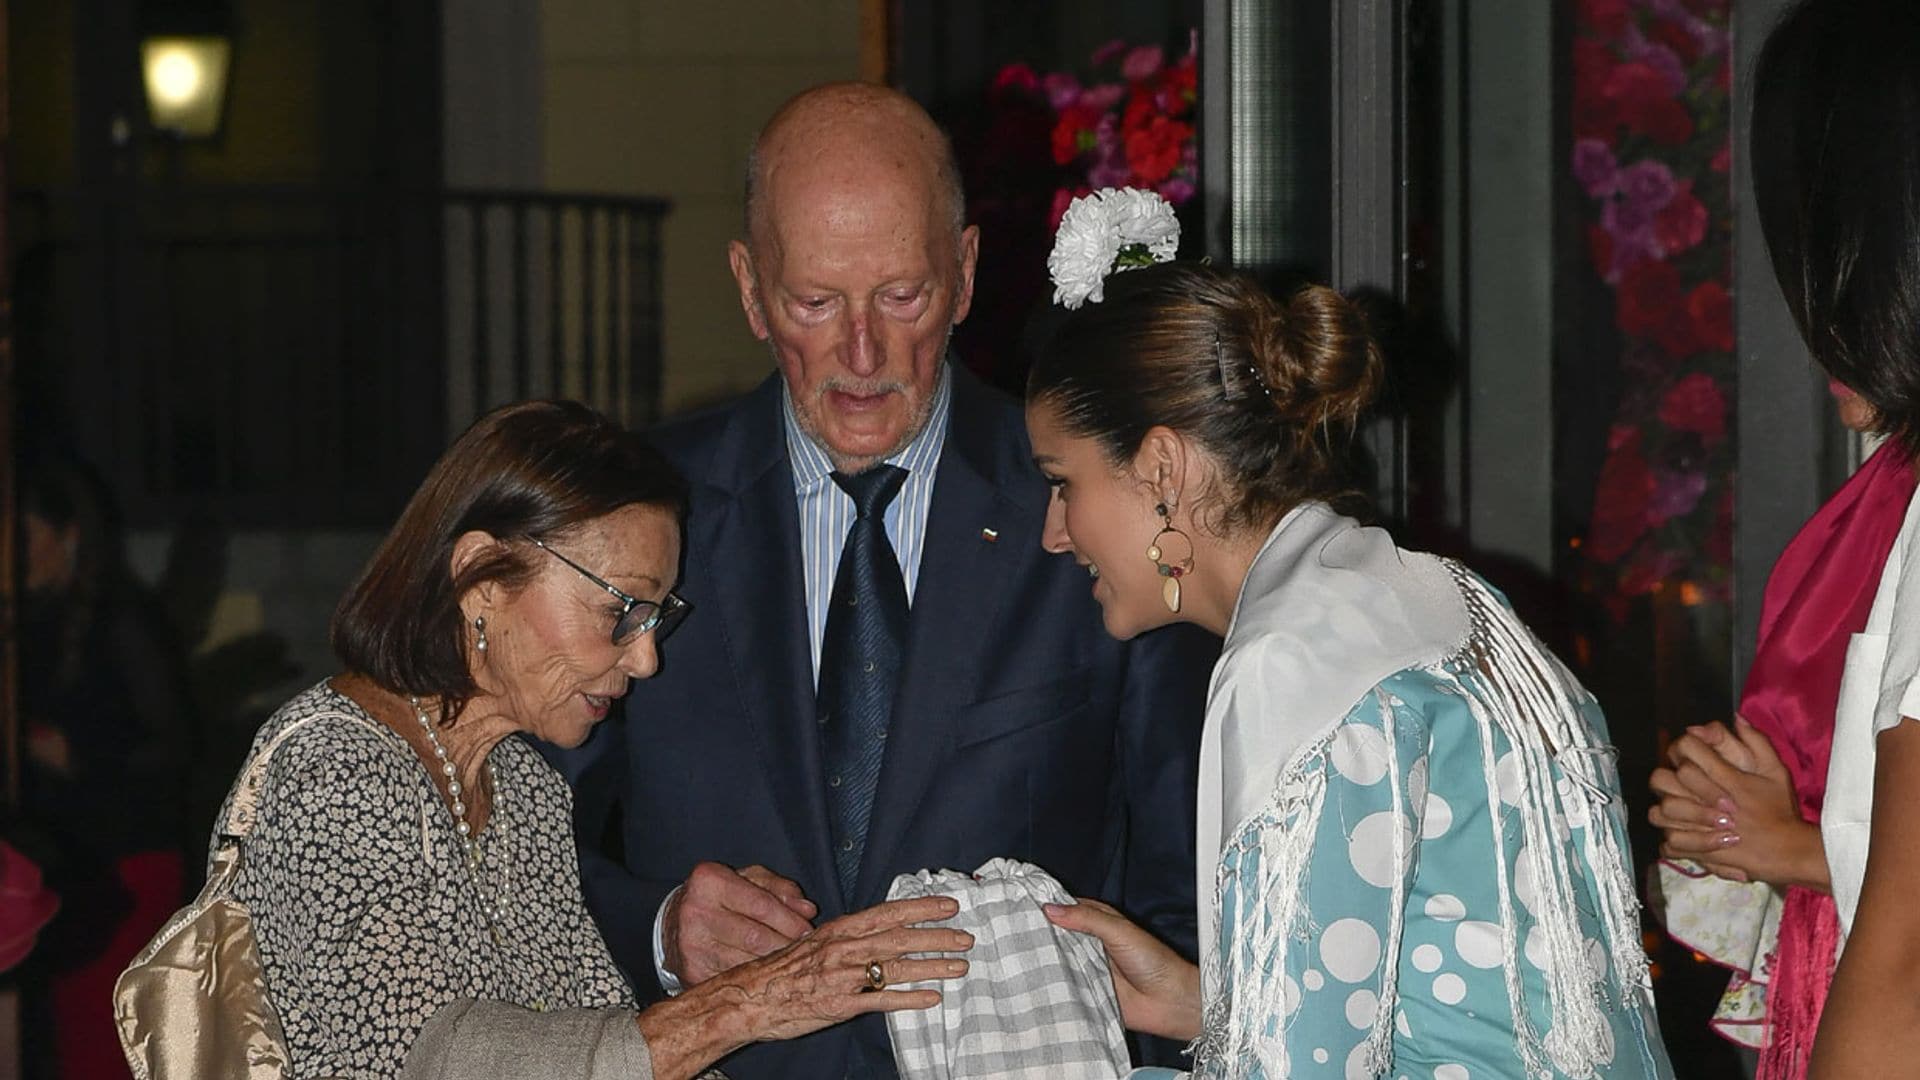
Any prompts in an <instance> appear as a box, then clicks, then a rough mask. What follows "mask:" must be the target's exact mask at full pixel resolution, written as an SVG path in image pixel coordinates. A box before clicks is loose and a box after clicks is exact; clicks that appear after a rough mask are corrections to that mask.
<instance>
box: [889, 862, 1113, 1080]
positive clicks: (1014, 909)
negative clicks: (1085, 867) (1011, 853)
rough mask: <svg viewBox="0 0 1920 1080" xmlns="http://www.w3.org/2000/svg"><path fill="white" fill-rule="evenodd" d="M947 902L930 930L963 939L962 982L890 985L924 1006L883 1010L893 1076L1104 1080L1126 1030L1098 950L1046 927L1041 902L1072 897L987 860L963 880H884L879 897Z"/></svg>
mask: <svg viewBox="0 0 1920 1080" xmlns="http://www.w3.org/2000/svg"><path fill="white" fill-rule="evenodd" d="M916 896H950V897H952V898H953V899H954V900H956V901H958V902H959V904H960V911H959V913H958V914H956V915H955V916H954V917H953V918H951V919H948V920H946V921H945V922H944V923H942V924H941V925H943V926H951V927H954V928H956V929H960V930H965V931H967V932H968V933H970V934H972V935H973V939H974V946H973V949H972V950H971V951H970V952H968V953H967V961H968V970H967V974H966V975H964V976H963V977H961V978H959V979H952V980H944V981H941V982H938V983H933V982H928V983H918V984H912V985H911V986H906V987H901V989H935V990H938V991H940V995H941V1000H940V1003H939V1004H937V1005H935V1006H933V1007H932V1008H930V1009H923V1010H922V1009H907V1010H902V1011H900V1012H891V1013H888V1014H887V1031H888V1033H889V1034H890V1035H891V1036H892V1037H893V1061H894V1065H895V1067H897V1068H898V1069H899V1070H900V1076H901V1080H971V1078H974V1077H982V1078H984V1077H1004V1078H1008V1080H1116V1078H1118V1077H1121V1076H1124V1075H1126V1074H1127V1070H1128V1058H1127V1041H1126V1032H1125V1030H1124V1029H1123V1028H1122V1026H1121V1023H1120V1003H1119V1000H1118V999H1117V998H1116V997H1115V996H1114V991H1113V978H1112V976H1111V975H1110V974H1108V971H1107V951H1106V947H1105V946H1103V945H1102V944H1100V939H1099V938H1096V937H1094V936H1092V935H1090V934H1080V933H1075V932H1074V931H1072V930H1067V929H1064V928H1062V927H1058V926H1055V925H1053V924H1052V923H1051V922H1048V921H1047V916H1046V913H1045V912H1044V911H1042V910H1041V905H1042V904H1071V903H1073V902H1074V901H1073V897H1071V896H1069V895H1068V894H1067V890H1066V889H1065V888H1063V887H1061V885H1060V883H1059V882H1058V881H1056V880H1054V878H1053V877H1052V876H1051V875H1049V874H1048V873H1047V872H1046V871H1044V870H1041V869H1040V868H1039V867H1037V866H1032V865H1030V864H1028V863H1023V862H1017V861H1015V860H1012V859H993V860H990V861H988V862H987V863H986V864H985V865H983V866H981V867H980V869H978V870H976V871H974V872H973V873H972V874H971V875H969V874H962V873H958V872H956V871H952V870H942V871H940V872H938V873H934V872H930V871H926V870H922V871H920V872H919V873H917V874H902V875H900V876H899V877H897V878H894V879H893V886H892V887H891V888H889V889H888V890H887V899H889V900H900V899H904V898H907V897H916Z"/></svg>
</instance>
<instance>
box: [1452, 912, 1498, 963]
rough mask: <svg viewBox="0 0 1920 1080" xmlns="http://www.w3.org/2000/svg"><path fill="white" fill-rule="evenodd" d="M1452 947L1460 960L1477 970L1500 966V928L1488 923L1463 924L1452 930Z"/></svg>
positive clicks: (1472, 922) (1471, 922)
mask: <svg viewBox="0 0 1920 1080" xmlns="http://www.w3.org/2000/svg"><path fill="white" fill-rule="evenodd" d="M1453 947H1454V948H1455V949H1456V950H1458V951H1459V953H1460V959H1462V960H1465V961H1466V962H1467V963H1469V964H1472V965H1473V966H1474V967H1477V968H1497V967H1499V966H1500V964H1501V955H1502V950H1501V946H1500V927H1499V926H1498V925H1496V924H1494V923H1490V922H1474V921H1469V922H1463V923H1461V924H1460V925H1459V926H1457V927H1455V928H1454V930H1453Z"/></svg>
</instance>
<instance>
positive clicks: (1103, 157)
mask: <svg viewBox="0 0 1920 1080" xmlns="http://www.w3.org/2000/svg"><path fill="white" fill-rule="evenodd" d="M1132 175H1133V173H1132V170H1131V169H1129V168H1128V167H1127V148H1126V144H1125V143H1124V142H1122V141H1121V139H1120V126H1119V121H1117V120H1115V119H1114V116H1113V114H1112V113H1108V114H1107V115H1105V116H1102V117H1101V118H1100V122H1099V123H1098V124H1096V125H1095V126H1094V129H1093V162H1092V164H1091V165H1089V166H1088V167H1087V186H1088V187H1091V188H1093V189H1094V190H1096V191H1098V190H1099V189H1101V188H1110V187H1112V188H1117V187H1126V186H1127V180H1128V178H1130V177H1131V176H1132Z"/></svg>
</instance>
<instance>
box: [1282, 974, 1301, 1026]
mask: <svg viewBox="0 0 1920 1080" xmlns="http://www.w3.org/2000/svg"><path fill="white" fill-rule="evenodd" d="M1300 998H1301V994H1300V984H1299V983H1297V982H1294V981H1293V976H1291V975H1282V976H1280V1009H1281V1015H1283V1016H1292V1015H1293V1014H1294V1012H1295V1011H1296V1010H1298V1009H1299V1008H1300Z"/></svg>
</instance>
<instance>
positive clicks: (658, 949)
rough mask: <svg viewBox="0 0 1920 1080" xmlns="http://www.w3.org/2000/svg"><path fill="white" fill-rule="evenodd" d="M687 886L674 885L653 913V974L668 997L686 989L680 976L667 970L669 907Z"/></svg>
mask: <svg viewBox="0 0 1920 1080" xmlns="http://www.w3.org/2000/svg"><path fill="white" fill-rule="evenodd" d="M685 888H686V886H685V885H676V886H674V889H673V891H672V892H670V893H668V894H667V898H666V899H665V900H662V901H660V910H659V911H656V912H654V913H653V974H654V977H655V978H657V979H659V980H660V989H661V990H663V991H665V992H666V995H667V996H668V997H673V996H674V995H675V994H678V993H679V992H680V991H682V990H685V989H686V987H685V986H684V985H682V984H681V982H680V976H678V975H675V974H674V973H673V972H671V971H668V970H667V908H668V906H669V905H671V904H672V903H673V898H674V897H676V896H679V895H680V892H681V890H683V889H685Z"/></svg>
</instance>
